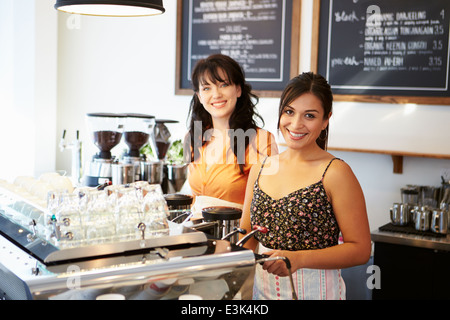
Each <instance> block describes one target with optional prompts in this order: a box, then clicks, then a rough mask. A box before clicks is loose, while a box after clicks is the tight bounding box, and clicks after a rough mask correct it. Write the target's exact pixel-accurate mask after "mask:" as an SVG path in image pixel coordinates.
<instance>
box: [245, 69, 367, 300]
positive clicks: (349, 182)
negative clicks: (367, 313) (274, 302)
mask: <svg viewBox="0 0 450 320" xmlns="http://www.w3.org/2000/svg"><path fill="white" fill-rule="evenodd" d="M332 100H333V97H332V93H331V89H330V86H329V85H328V83H327V82H326V80H325V79H324V78H323V77H322V76H320V75H317V74H313V73H303V74H301V75H299V76H297V77H295V78H294V79H292V80H291V81H290V82H289V84H288V85H287V87H286V88H285V90H284V91H283V94H282V96H281V101H280V108H279V119H278V128H279V130H280V132H281V133H282V134H283V137H284V140H285V141H286V146H287V149H286V150H285V151H284V152H282V153H281V154H279V155H275V156H271V157H268V158H266V159H265V160H264V162H263V163H261V164H260V165H254V166H253V167H252V169H251V171H250V175H249V180H248V184H247V190H246V196H245V202H244V209H243V217H242V220H241V227H243V228H245V229H246V230H251V229H252V227H253V226H256V225H257V226H262V227H266V228H267V229H268V232H267V233H265V234H263V233H259V234H257V236H256V237H255V238H253V239H251V240H249V241H248V242H247V243H246V245H245V246H246V247H248V248H251V249H253V250H255V251H258V252H259V253H264V254H266V255H269V256H270V257H276V256H284V257H287V258H288V259H289V261H290V263H291V265H292V268H291V271H292V272H293V274H292V278H293V280H294V287H295V291H296V294H297V296H298V298H299V299H345V284H344V282H343V280H342V277H341V274H340V269H341V268H347V267H351V266H355V265H359V264H364V263H366V262H367V260H368V259H369V257H370V249H371V241H370V232H369V224H368V220H367V213H366V207H365V200H364V195H363V192H362V190H361V187H360V185H359V183H358V180H357V179H356V177H355V175H354V174H353V172H352V170H351V168H350V167H349V166H348V165H347V164H346V163H345V162H344V161H342V160H340V159H337V158H335V157H334V156H333V155H331V154H330V153H328V152H327V151H326V146H327V138H328V124H329V119H330V117H331V111H332V110H331V109H332ZM340 234H342V238H343V243H341V244H339V243H338V238H339V235H340ZM288 275H289V270H288V269H287V267H286V264H285V262H284V261H283V260H273V261H267V262H265V263H264V264H263V266H259V265H258V266H257V268H256V274H255V282H254V290H253V297H254V298H255V299H291V298H292V295H291V284H290V281H289V278H288V277H287V276H288Z"/></svg>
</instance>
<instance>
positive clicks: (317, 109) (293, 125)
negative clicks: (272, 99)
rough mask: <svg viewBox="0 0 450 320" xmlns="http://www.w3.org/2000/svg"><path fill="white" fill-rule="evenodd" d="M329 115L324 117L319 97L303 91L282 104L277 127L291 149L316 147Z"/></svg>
mask: <svg viewBox="0 0 450 320" xmlns="http://www.w3.org/2000/svg"><path fill="white" fill-rule="evenodd" d="M329 116H330V115H327V116H326V117H324V109H323V106H322V102H321V101H320V99H319V98H317V97H316V96H315V95H313V94H311V93H305V94H302V95H301V96H299V97H298V98H296V99H295V100H294V101H292V103H290V104H288V105H286V106H284V108H283V111H282V113H281V117H280V122H279V128H280V131H281V133H282V134H283V137H284V139H285V141H286V144H287V145H288V147H290V148H293V149H301V148H308V147H317V143H316V140H317V138H318V137H319V135H320V133H321V132H322V130H324V129H325V128H326V127H327V126H328V121H329Z"/></svg>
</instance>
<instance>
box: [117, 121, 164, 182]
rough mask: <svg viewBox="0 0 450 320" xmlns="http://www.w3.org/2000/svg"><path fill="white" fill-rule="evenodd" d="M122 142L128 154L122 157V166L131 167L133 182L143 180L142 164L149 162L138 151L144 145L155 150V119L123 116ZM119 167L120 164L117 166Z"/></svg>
mask: <svg viewBox="0 0 450 320" xmlns="http://www.w3.org/2000/svg"><path fill="white" fill-rule="evenodd" d="M125 116H126V118H125V122H124V123H125V125H124V134H123V135H124V140H125V143H126V145H127V146H128V152H127V153H126V154H125V155H124V157H123V166H129V165H132V166H133V171H134V181H141V180H145V177H144V176H143V164H144V163H146V162H148V161H151V160H152V159H147V158H146V156H145V155H142V154H141V152H140V150H141V148H142V147H143V146H145V145H146V144H150V146H151V148H152V149H153V150H155V149H156V146H155V139H154V128H155V117H154V116H151V115H146V114H141V113H127V114H125ZM119 165H121V164H119Z"/></svg>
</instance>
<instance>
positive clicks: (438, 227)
mask: <svg viewBox="0 0 450 320" xmlns="http://www.w3.org/2000/svg"><path fill="white" fill-rule="evenodd" d="M448 215H449V213H448V211H447V210H439V209H436V210H433V214H432V216H431V226H430V229H431V231H433V232H435V233H442V234H447V232H448V219H449V217H448Z"/></svg>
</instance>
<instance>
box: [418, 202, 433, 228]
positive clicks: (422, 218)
mask: <svg viewBox="0 0 450 320" xmlns="http://www.w3.org/2000/svg"><path fill="white" fill-rule="evenodd" d="M414 218H415V222H414V226H415V229H416V230H418V231H428V230H429V229H430V224H431V210H430V209H429V208H428V207H426V206H423V207H416V208H415V209H414Z"/></svg>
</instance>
